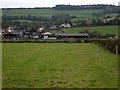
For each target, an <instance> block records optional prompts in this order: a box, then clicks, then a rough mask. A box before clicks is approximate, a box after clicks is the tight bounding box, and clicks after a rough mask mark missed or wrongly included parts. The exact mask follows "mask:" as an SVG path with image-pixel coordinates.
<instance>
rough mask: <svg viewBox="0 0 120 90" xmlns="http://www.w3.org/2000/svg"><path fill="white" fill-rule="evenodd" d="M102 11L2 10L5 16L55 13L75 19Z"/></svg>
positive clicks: (48, 14) (46, 15)
mask: <svg viewBox="0 0 120 90" xmlns="http://www.w3.org/2000/svg"><path fill="white" fill-rule="evenodd" d="M98 12H102V10H55V9H9V10H3V11H2V14H3V15H6V16H26V15H32V16H44V17H51V16H52V15H55V14H69V15H73V16H76V17H77V19H81V18H82V19H84V18H91V17H94V16H93V15H92V14H93V13H98Z"/></svg>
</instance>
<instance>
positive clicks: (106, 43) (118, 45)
mask: <svg viewBox="0 0 120 90" xmlns="http://www.w3.org/2000/svg"><path fill="white" fill-rule="evenodd" d="M94 42H95V43H96V44H97V45H99V46H102V47H104V48H105V49H107V50H109V51H110V52H112V53H116V52H117V53H118V54H120V39H96V40H94Z"/></svg>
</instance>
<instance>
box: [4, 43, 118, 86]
mask: <svg viewBox="0 0 120 90" xmlns="http://www.w3.org/2000/svg"><path fill="white" fill-rule="evenodd" d="M2 49H3V73H2V75H3V78H2V79H3V80H2V82H3V88H46V87H48V88H58V87H61V88H117V85H118V58H117V56H116V55H114V54H112V53H110V52H108V51H107V50H104V49H102V48H100V47H98V46H97V45H95V44H92V43H72V44H70V43H58V44H56V43H29V44H28V43H21V44H20V43H3V48H2Z"/></svg>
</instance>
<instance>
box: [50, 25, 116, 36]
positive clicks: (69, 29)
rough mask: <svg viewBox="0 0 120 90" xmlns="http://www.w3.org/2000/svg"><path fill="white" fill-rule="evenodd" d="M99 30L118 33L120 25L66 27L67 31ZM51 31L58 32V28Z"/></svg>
mask: <svg viewBox="0 0 120 90" xmlns="http://www.w3.org/2000/svg"><path fill="white" fill-rule="evenodd" d="M85 30H88V31H97V32H99V33H101V34H104V35H105V34H116V35H118V26H94V27H79V28H66V29H64V32H66V33H79V32H80V31H85ZM50 32H52V33H56V32H57V30H51V31H50Z"/></svg>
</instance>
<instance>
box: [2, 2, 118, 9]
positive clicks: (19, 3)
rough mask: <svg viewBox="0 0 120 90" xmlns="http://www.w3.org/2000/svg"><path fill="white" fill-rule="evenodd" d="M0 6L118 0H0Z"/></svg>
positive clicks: (115, 3) (83, 3)
mask: <svg viewBox="0 0 120 90" xmlns="http://www.w3.org/2000/svg"><path fill="white" fill-rule="evenodd" d="M0 1H1V3H0V4H1V5H0V7H2V8H5V7H9V8H10V7H15V8H17V7H54V6H55V5H57V4H70V5H87V4H114V5H118V2H119V0H0Z"/></svg>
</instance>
